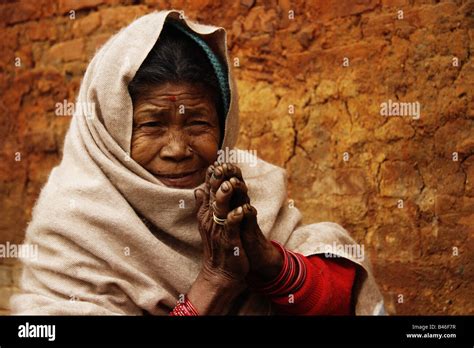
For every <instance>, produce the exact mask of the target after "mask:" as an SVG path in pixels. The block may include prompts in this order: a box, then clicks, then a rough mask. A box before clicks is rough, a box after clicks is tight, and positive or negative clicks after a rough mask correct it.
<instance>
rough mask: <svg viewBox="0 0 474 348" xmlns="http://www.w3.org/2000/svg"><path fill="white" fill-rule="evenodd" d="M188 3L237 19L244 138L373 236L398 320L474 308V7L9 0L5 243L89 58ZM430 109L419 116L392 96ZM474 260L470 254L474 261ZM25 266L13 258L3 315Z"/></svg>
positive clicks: (302, 197)
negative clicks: (143, 19) (384, 110)
mask: <svg viewBox="0 0 474 348" xmlns="http://www.w3.org/2000/svg"><path fill="white" fill-rule="evenodd" d="M167 8H175V9H183V10H184V11H185V15H186V16H188V17H190V18H193V19H195V20H198V21H201V22H203V23H210V24H214V25H220V26H223V27H225V28H226V29H227V30H228V31H229V37H228V39H229V47H230V49H231V55H232V57H233V59H234V60H235V65H236V66H235V67H234V70H235V73H236V76H237V77H238V85H239V94H240V108H241V123H242V125H241V134H240V140H239V147H241V148H245V149H250V150H257V154H258V156H260V157H262V158H263V159H265V160H268V161H271V162H273V163H275V164H277V165H280V166H284V167H285V168H287V169H288V173H289V198H290V199H291V200H290V201H289V204H294V205H295V206H296V207H298V208H299V209H300V210H301V211H302V212H303V214H304V220H305V222H306V223H311V222H318V221H334V222H337V223H339V224H341V225H343V226H344V227H345V228H346V229H348V230H349V231H350V232H351V234H352V235H353V236H354V237H355V239H356V240H357V241H358V242H359V243H361V244H363V245H364V247H365V251H366V254H368V255H369V256H370V258H371V260H372V262H373V266H374V271H375V274H376V277H377V280H378V282H379V284H380V287H381V290H382V292H383V293H384V297H385V300H386V306H387V309H388V311H389V313H391V314H474V303H473V301H474V300H473V296H472V294H473V293H474V286H473V284H474V282H473V279H474V268H473V263H472V259H473V255H474V251H473V234H474V233H473V232H474V230H473V229H474V227H473V226H474V155H473V152H474V99H473V95H472V92H473V91H474V65H473V59H472V52H473V49H474V1H468V0H452V1H435V0H431V1H430V0H358V1H352V0H343V1H342V0H341V1H327V0H311V1H303V0H294V1H290V0H280V1H254V0H242V1H240V2H239V1H232V2H226V1H224V0H213V1H210V0H195V1H189V2H188V1H173V0H170V1H152V0H150V1H148V0H147V1H131V0H130V1H118V0H77V1H73V0H61V1H59V2H57V3H56V2H52V1H49V0H36V1H31V2H30V1H25V2H13V3H2V4H1V5H0V21H1V22H0V31H1V41H0V47H1V53H2V54H1V57H0V71H1V76H0V91H1V100H0V110H1V119H0V144H1V146H0V182H1V186H0V210H1V212H2V217H1V219H0V244H6V243H7V242H9V243H21V242H22V239H23V236H24V230H25V228H26V225H27V222H28V220H29V218H30V215H31V209H32V207H33V204H34V202H35V200H36V198H37V196H38V194H39V192H40V189H41V187H42V185H43V184H44V183H45V181H46V179H47V177H48V175H49V172H50V170H51V168H52V167H53V166H54V165H56V164H57V163H58V162H59V160H60V157H61V149H62V144H63V138H64V134H65V132H66V130H67V128H68V125H69V122H70V117H64V116H56V115H55V105H56V103H62V102H63V101H64V100H67V101H68V102H74V100H75V95H76V93H77V91H78V88H79V85H80V81H81V78H82V75H83V73H84V71H85V69H86V67H87V63H88V61H89V59H90V58H91V57H92V56H93V54H94V52H95V51H96V49H97V48H98V47H100V45H101V44H103V43H104V42H105V41H106V40H107V38H109V37H110V36H111V35H112V34H113V33H114V32H116V31H117V30H119V29H120V28H121V27H123V26H125V25H126V24H128V23H130V22H131V21H132V20H133V19H134V18H136V17H139V16H141V15H143V14H146V13H148V12H150V11H153V10H160V9H167ZM389 100H391V101H393V102H406V103H413V105H415V103H419V104H418V105H419V106H420V113H419V117H415V116H414V113H413V111H412V113H411V114H410V115H408V117H407V115H405V116H403V115H398V116H396V115H395V116H392V117H389V116H383V115H381V104H382V103H387V102H389ZM469 261H471V262H469ZM19 274H20V267H19V265H18V262H16V261H15V260H14V259H5V258H0V314H6V313H8V299H9V297H10V296H11V294H12V293H13V292H15V291H17V289H18V276H19Z"/></svg>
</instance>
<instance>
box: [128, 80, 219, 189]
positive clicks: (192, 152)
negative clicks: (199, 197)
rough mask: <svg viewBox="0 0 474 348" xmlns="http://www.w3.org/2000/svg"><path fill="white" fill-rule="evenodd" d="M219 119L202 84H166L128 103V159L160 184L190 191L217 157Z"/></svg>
mask: <svg viewBox="0 0 474 348" xmlns="http://www.w3.org/2000/svg"><path fill="white" fill-rule="evenodd" d="M220 136H221V134H220V130H219V119H218V116H217V111H216V108H215V105H214V102H213V98H212V95H211V94H210V93H209V92H208V91H207V90H206V89H205V88H203V87H202V86H199V85H194V84H172V83H167V84H163V85H159V86H157V87H153V88H150V89H148V90H147V92H146V93H144V94H142V95H140V96H139V97H138V98H137V100H135V104H134V105H133V134H132V148H131V156H132V158H133V159H134V160H135V161H136V162H138V163H139V164H140V165H141V166H142V167H144V168H145V169H147V170H148V171H149V172H150V173H152V174H153V175H155V177H157V178H158V179H159V180H160V181H161V182H162V183H163V184H165V185H166V186H170V187H176V188H194V187H196V186H198V185H200V184H201V183H202V182H204V179H205V175H206V169H207V167H208V166H209V165H211V164H212V163H213V162H214V161H215V160H216V159H217V150H218V149H219V148H218V147H219V140H220Z"/></svg>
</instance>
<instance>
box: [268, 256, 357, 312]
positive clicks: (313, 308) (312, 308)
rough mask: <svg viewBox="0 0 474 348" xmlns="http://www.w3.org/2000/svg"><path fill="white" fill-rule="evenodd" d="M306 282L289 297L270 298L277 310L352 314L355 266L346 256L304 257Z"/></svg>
mask: <svg viewBox="0 0 474 348" xmlns="http://www.w3.org/2000/svg"><path fill="white" fill-rule="evenodd" d="M303 259H304V262H305V264H306V268H307V274H306V280H305V282H304V283H303V285H302V286H301V287H300V288H299V289H298V290H297V291H296V292H295V293H294V294H292V295H293V298H290V296H288V295H285V296H278V297H276V296H275V297H271V300H272V302H273V303H274V305H275V307H276V309H277V311H278V312H279V313H281V314H289V315H351V314H353V313H352V308H351V300H352V296H351V295H352V286H353V284H354V280H355V274H356V265H355V264H354V263H352V262H351V261H349V260H347V259H344V258H324V257H321V256H318V255H311V256H309V257H303Z"/></svg>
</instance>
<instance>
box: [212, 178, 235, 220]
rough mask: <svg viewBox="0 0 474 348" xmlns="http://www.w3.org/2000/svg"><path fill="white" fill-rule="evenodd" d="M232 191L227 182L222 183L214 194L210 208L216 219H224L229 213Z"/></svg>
mask: <svg viewBox="0 0 474 348" xmlns="http://www.w3.org/2000/svg"><path fill="white" fill-rule="evenodd" d="M232 195H233V189H232V185H231V183H230V182H229V181H224V182H223V183H222V185H221V186H220V187H219V190H217V193H216V199H215V201H214V202H212V208H213V210H214V213H215V214H216V216H217V217H219V218H221V219H224V218H225V217H226V216H227V214H228V213H229V211H230V201H231V199H232Z"/></svg>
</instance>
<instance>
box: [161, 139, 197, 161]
mask: <svg viewBox="0 0 474 348" xmlns="http://www.w3.org/2000/svg"><path fill="white" fill-rule="evenodd" d="M185 138H186V137H185V136H182V135H180V134H170V137H169V141H168V144H166V145H165V146H163V147H162V148H161V151H160V157H161V159H163V160H171V161H175V162H181V161H183V160H185V159H187V158H190V157H192V152H191V149H190V147H189V144H188V142H187V141H186V139H185Z"/></svg>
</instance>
